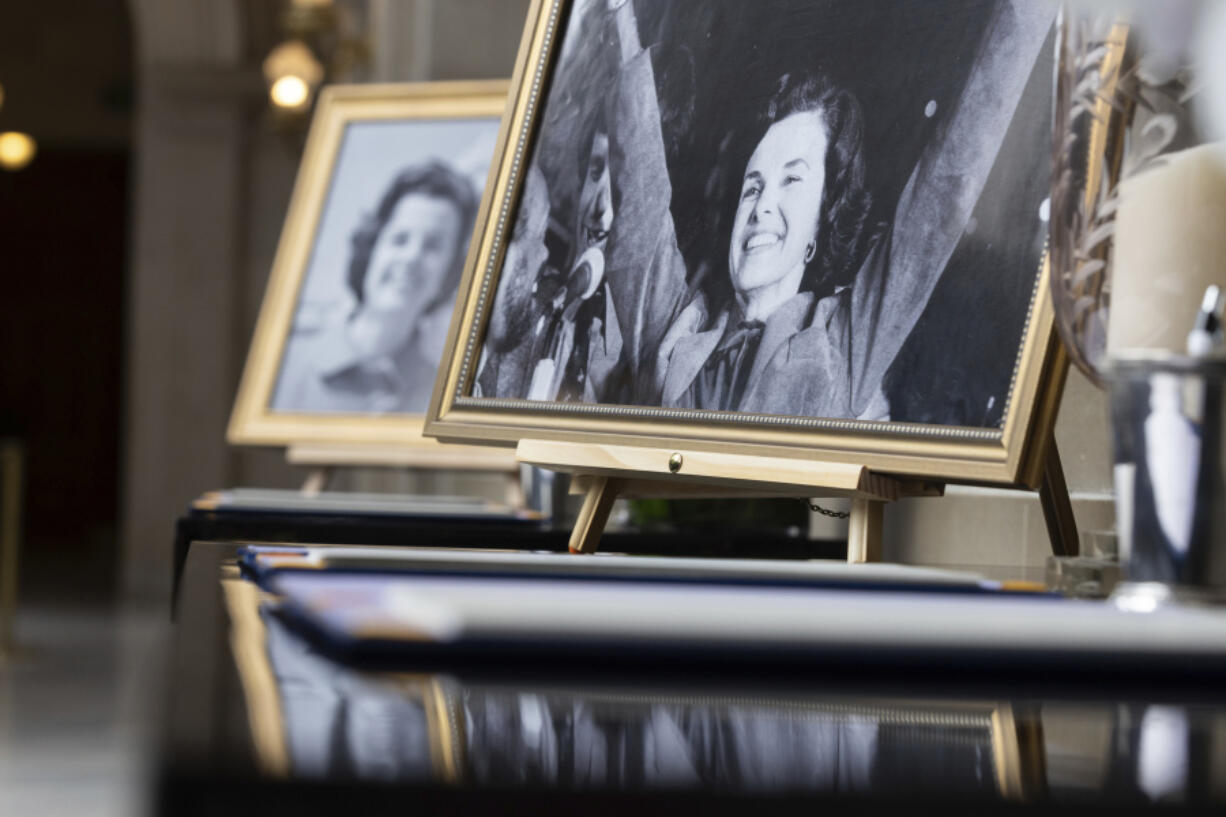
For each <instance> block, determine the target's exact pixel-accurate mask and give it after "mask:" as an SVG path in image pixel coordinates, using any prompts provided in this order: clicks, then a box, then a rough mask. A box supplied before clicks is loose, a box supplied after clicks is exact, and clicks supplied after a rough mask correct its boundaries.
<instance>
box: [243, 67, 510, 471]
mask: <svg viewBox="0 0 1226 817" xmlns="http://www.w3.org/2000/svg"><path fill="white" fill-rule="evenodd" d="M508 88H509V83H508V82H507V80H484V81H468V82H422V83H394V84H370V85H331V86H326V87H324V88H323V90H322V91H321V92H320V97H319V103H318V107H317V109H316V111H315V115H314V117H313V119H312V122H311V128H310V133H309V135H308V137H307V141H306V147H305V149H304V152H303V157H302V163H301V165H300V167H299V171H298V177H297V181H296V182H295V185H294V191H293V195H292V197H291V199H290V204H289V209H288V213H287V216H286V219H285V225H284V227H283V229H282V232H281V240H280V243H279V244H278V246H277V252H276V256H275V258H274V261H273V266H272V272H271V275H270V277H269V281H268V287H267V289H266V291H265V294H264V300H263V304H262V306H261V308H260V313H259V317H258V319H257V322H256V328H255V334H254V336H253V339H252V342H251V347H250V351H249V353H248V355H247V362H246V366H245V368H244V370H243V377H242V381H241V384H240V386H239V390H238V396H237V398H236V400H235V403H234V410H233V412H232V414H231V417H230V424H229V428H228V430H227V434H226V437H227V440H228V441H229V442H230V443H231V444H235V445H291V446H292V445H316V446H318V445H324V446H328V445H335V446H341V447H345V446H350V447H353V446H356V447H358V448H359V449H361V448H363V447H366V448H369V447H372V446H395V447H397V448H398V449H404V448H408V449H418V448H420V449H429V450H430V451H432V452H433V453H432V454H428V452H427V451H422V452H420V453H421V454H422V455H428V456H430V457H432V458H434V459H438V463H436V464H437V465H438V466H439V467H447V464H448V463H449V462H451V460H452V459H453V458H459V459H462V458H464V457H465V456H468V455H474V456H476V455H477V452H476V451H469V450H467V449H465V448H461V447H456V448H448V450H447V452H446V453H447V455H448V456H446V457H441V458H440V456H439V455H440V454H441V453H442V452H441V450H440V446H439V444H438V443H437V442H436V441H435V440H432V439H429V438H425V437H423V436H422V428H423V425H424V418H423V416H422V415H421V414H401V413H395V414H393V413H388V414H369V415H368V414H358V413H353V414H349V413H323V412H319V413H315V412H311V413H307V412H301V413H299V412H280V411H271V410H270V405H271V401H272V396H273V392H274V389H275V388H276V381H277V376H278V373H279V370H280V366H281V364H282V359H283V356H284V353H285V349H286V343H287V340H288V338H289V333H290V331H291V328H292V325H293V319H294V312H295V309H296V306H297V302H298V295H299V292H300V290H301V287H302V285H303V282H304V279H305V277H306V271H307V268H308V264H309V261H310V255H311V252H312V249H313V246H314V243H315V239H316V233H317V230H318V229H319V224H320V220H321V218H322V215H323V210H324V205H325V201H326V199H327V196H328V191H329V188H330V186H331V183H332V173H333V168H334V166H335V164H336V161H337V158H338V154H339V152H340V148H341V142H342V139H343V137H344V133H345V128H346V127H347V126H348V125H349V124H350V123H354V122H379V121H387V122H403V121H414V120H421V121H429V120H439V119H478V118H480V119H487V118H488V119H495V120H497V119H499V118H500V117H502V115H503V113H504V112H505V109H506V104H507V92H508ZM497 159H498V155H497V154H495V156H494V157H493V159H492V160H491V161H492V163H496V161H497ZM494 170H496V168H495V167H493V165H492V166H491V171H494ZM470 249H471V247H470ZM486 453H489V452H486ZM487 459H488V458H487ZM500 459H506V458H505V457H503V458H500Z"/></svg>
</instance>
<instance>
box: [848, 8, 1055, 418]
mask: <svg viewBox="0 0 1226 817" xmlns="http://www.w3.org/2000/svg"><path fill="white" fill-rule="evenodd" d="M1055 12H1056V4H1055V3H1053V2H1050V0H1006V2H1002V3H1001V4H1000V5H999V6H998V7H997V8H996V10H995V12H994V14H993V17H992V20H991V22H990V23H989V25H988V28H987V31H986V34H985V36H984V38H983V42H982V43H981V45H980V48H979V52H978V54H977V56H976V58H975V61H974V64H973V65H972V67H971V72H970V78H969V79H968V81H967V83H966V86H965V88H964V89H963V91H962V95H961V96H960V97H959V98H958V100H957V101H956V102H955V103H954V107H953V110H951V111H950V112H949V113H948V114H946V115H945V116H944V118H943V120H942V122H941V123H940V124H939V125H938V126H937V129H936V133H935V135H934V136H933V138H932V140H931V141H930V142H929V143H928V145H927V147H926V148H925V149H924V153H923V155H922V156H921V157H920V160H919V162H918V163H917V164H916V166H915V169H914V171H913V172H912V173H911V177H910V179H909V180H908V182H907V185H906V187H905V188H904V189H903V192H902V196H901V197H900V198H899V201H898V207H897V208H896V209H895V212H894V221H893V224H892V225H891V229H890V231H889V233H888V236H887V238H886V240H885V241H884V242H883V244H882V245H879V246H877V247H875V248H873V251H872V253H871V254H870V256H869V258H868V260H867V261H866V262H865V264H864V266H863V267H862V268H861V269H860V272H859V275H858V277H857V279H856V282H855V286H854V288H853V293H852V324H851V325H852V336H851V360H850V363H851V371H852V408H853V410H854V411H857V412H858V411H862V410H863V408H864V406H866V405H867V404H868V402H869V400H871V399H872V397H873V395H874V394H876V393H877V391H878V389H879V388H880V386H881V383H882V380H883V379H884V377H885V374H886V371H887V370H888V369H889V367H890V365H891V364H892V363H893V362H894V358H895V356H897V354H898V352H899V350H900V349H901V348H902V345H903V343H904V342H905V341H906V339H907V336H908V335H909V334H910V333H911V330H912V329H913V328H914V326H915V324H916V322H917V321H918V320H919V318H920V315H921V314H922V313H923V311H924V308H925V307H926V306H927V304H928V299H929V297H930V296H931V295H932V290H933V288H934V287H935V286H936V283H937V280H938V279H939V278H940V277H941V273H942V272H943V271H944V270H945V266H946V264H947V263H948V262H949V259H950V256H951V255H953V252H954V249H955V248H956V247H957V245H958V242H959V240H960V239H961V237H962V234H963V233H964V231H965V230H966V225H967V222H968V221H969V219H970V216H971V213H972V211H973V210H974V208H975V204H976V203H977V202H978V200H979V196H980V194H981V193H982V192H983V188H984V185H985V183H986V182H987V178H988V174H989V173H990V172H991V170H992V166H993V164H994V163H995V162H996V157H997V154H998V153H999V151H1000V146H1001V143H1002V142H1003V141H1004V138H1005V132H1006V131H1007V130H1008V128H1009V124H1010V122H1011V121H1012V119H1013V113H1014V109H1015V106H1016V104H1017V100H1018V99H1020V98H1021V96H1022V91H1023V89H1024V88H1025V86H1026V83H1027V81H1028V80H1029V78H1030V74H1031V71H1032V70H1033V68H1034V64H1035V60H1036V59H1037V57H1038V55H1039V51H1040V49H1041V48H1042V46H1043V42H1044V40H1045V39H1046V38H1047V35H1048V32H1049V31H1050V30H1051V25H1052V21H1053V20H1054V18H1055Z"/></svg>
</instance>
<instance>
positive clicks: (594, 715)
mask: <svg viewBox="0 0 1226 817" xmlns="http://www.w3.org/2000/svg"><path fill="white" fill-rule="evenodd" d="M223 584H224V585H225V586H226V591H227V592H226V594H225V595H226V598H227V603H228V605H229V612H230V621H231V626H232V628H233V630H232V633H231V636H232V643H233V645H234V653H235V656H236V665H237V667H238V669H239V674H240V676H241V680H242V681H243V688H244V691H245V694H246V698H247V712H248V716H249V721H250V725H251V736H252V745H253V746H254V747H255V749H256V752H257V756H258V757H259V758H260V759H261V763H260V766H261V768H262V770H263V771H264V773H265V774H271V775H274V776H281V775H290V776H293V777H298V778H306V779H328V780H361V781H379V782H389V783H409V784H413V783H446V784H454V785H463V786H469V787H478V788H490V789H500V788H506V787H512V788H524V789H549V790H572V791H600V790H605V791H612V790H617V791H636V790H637V791H642V790H662V789H672V790H699V789H701V790H717V791H727V792H731V793H745V794H774V793H779V794H784V793H793V794H795V793H809V794H834V793H850V794H860V793H866V794H873V795H887V796H900V795H901V796H907V795H909V794H925V793H929V794H932V795H935V796H938V797H944V798H948V797H969V798H987V799H1009V800H1019V799H1021V800H1038V799H1043V800H1048V801H1059V802H1081V801H1090V800H1104V799H1105V800H1113V801H1119V802H1126V803H1198V802H1221V801H1226V707H1222V706H1219V705H1217V704H1213V705H1209V704H1196V705H1189V704H1179V703H1171V702H1151V701H1144V700H1141V701H1138V700H1126V701H1087V700H1084V699H1082V700H1055V699H1051V700H1034V699H1028V700H1025V701H974V700H954V699H940V698H933V697H925V698H922V699H920V698H917V699H914V700H901V699H899V698H889V697H884V696H874V695H856V696H839V695H832V694H829V693H827V692H818V691H814V692H812V693H801V694H796V693H788V694H780V693H779V691H778V687H766V686H763V687H761V688H759V689H753V688H739V689H736V690H732V691H728V690H726V689H721V688H719V687H716V686H715V685H713V684H710V683H705V682H704V681H703V679H701V678H696V679H694V680H693V683H689V684H685V685H677V684H676V683H673V684H672V685H670V686H667V687H664V686H660V685H658V684H657V685H655V686H654V687H653V686H652V685H651V684H650V683H649V682H644V681H642V680H641V679H640V680H638V681H633V682H631V681H624V682H622V683H614V682H608V683H601V684H592V683H584V684H570V685H566V684H563V683H562V682H560V681H559V682H551V683H549V684H542V683H539V682H538V683H515V682H513V681H499V682H496V683H495V682H484V681H473V680H466V679H464V678H459V677H453V676H448V675H439V674H435V675H412V674H405V673H388V672H369V671H362V670H358V669H355V668H352V667H347V666H345V665H343V664H340V663H337V662H335V661H333V660H331V659H329V658H326V657H324V656H323V655H321V654H319V653H317V652H316V651H315V650H314V648H313V647H312V646H311V643H310V642H309V641H308V640H306V639H303V638H302V637H300V636H299V635H298V634H296V633H295V632H293V631H291V630H290V629H289V628H288V627H287V626H286V625H285V624H284V623H283V621H282V620H281V619H280V618H279V617H278V615H277V612H276V606H275V603H274V602H269V601H267V600H266V601H265V603H263V604H260V603H259V600H258V599H259V597H258V592H257V591H256V590H255V589H254V586H253V585H250V584H248V583H246V582H242V581H239V580H234V581H233V582H223ZM900 684H902V685H904V686H903V688H905V679H900ZM715 689H719V691H718V692H713V691H711V690H715Z"/></svg>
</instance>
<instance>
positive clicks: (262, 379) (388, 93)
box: [228, 80, 508, 446]
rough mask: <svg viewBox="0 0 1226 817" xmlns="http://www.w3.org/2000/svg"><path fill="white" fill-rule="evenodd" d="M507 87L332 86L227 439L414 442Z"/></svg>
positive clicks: (323, 99) (315, 125) (310, 143)
mask: <svg viewBox="0 0 1226 817" xmlns="http://www.w3.org/2000/svg"><path fill="white" fill-rule="evenodd" d="M507 88H508V84H507V82H506V81H505V80H500V81H489V82H463V83H456V82H448V83H443V82H440V83H419V84H398V85H350V86H345V85H338V86H330V87H326V88H325V89H324V90H323V92H322V93H321V95H320V99H319V106H318V109H317V111H316V114H315V118H314V120H313V122H312V126H311V132H310V135H309V137H308V140H307V145H306V149H305V152H304V155H303V160H302V166H301V169H300V171H299V176H298V181H297V184H296V186H295V189H294V194H293V198H292V200H291V203H290V207H289V213H288V216H287V218H286V222H285V227H284V230H283V232H282V236H281V243H280V245H279V246H278V250H277V255H276V259H275V262H274V265H273V270H272V274H271V277H270V280H269V285H268V289H267V292H266V295H265V299H264V303H263V307H262V309H261V312H260V316H259V320H258V323H257V326H256V331H255V337H254V340H253V341H252V345H251V351H250V354H249V355H248V358H247V366H246V369H245V371H244V374H243V381H242V385H241V387H240V389H239V395H238V399H237V400H236V403H235V408H234V413H233V415H232V417H231V422H230V428H229V434H228V437H229V439H230V441H231V442H233V443H252V444H266V445H276V444H288V445H292V444H310V443H317V444H318V443H323V444H350V443H357V444H371V443H378V444H396V445H398V446H406V445H407V446H412V445H413V444H414V442H415V441H420V442H421V443H422V444H423V445H429V446H436V445H437V444H436V443H435V442H434V441H433V440H426V439H424V438H422V436H421V430H422V421H423V414H424V412H425V410H426V405H427V403H428V401H429V397H430V393H431V390H432V389H433V386H434V379H435V374H436V372H437V369H438V362H439V359H440V357H441V356H442V353H443V346H444V341H445V339H446V335H447V328H448V325H449V323H450V320H451V313H452V309H453V307H454V304H455V300H456V293H457V290H458V289H459V286H460V278H461V273H462V271H463V267H464V261H465V257H466V254H467V251H468V243H469V238H470V236H471V234H472V228H473V224H474V222H475V220H476V216H477V209H478V205H479V204H480V200H481V191H482V190H483V188H484V185H485V180H486V177H487V174H488V173H489V168H490V163H491V159H492V158H493V156H494V148H495V145H496V143H497V140H498V132H499V124H500V121H501V117H502V113H503V111H504V109H505V107H506V102H507Z"/></svg>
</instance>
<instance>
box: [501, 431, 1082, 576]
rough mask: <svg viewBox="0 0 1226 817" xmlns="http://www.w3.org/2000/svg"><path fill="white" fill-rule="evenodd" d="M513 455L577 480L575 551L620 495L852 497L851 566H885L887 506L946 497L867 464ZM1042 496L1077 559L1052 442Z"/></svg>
mask: <svg viewBox="0 0 1226 817" xmlns="http://www.w3.org/2000/svg"><path fill="white" fill-rule="evenodd" d="M516 457H517V458H518V460H519V461H520V462H521V463H525V464H530V465H536V466H538V467H541V468H546V469H549V470H552V471H561V472H563V473H569V474H572V475H573V480H574V481H573V482H572V489H573V490H574V491H576V492H579V493H582V494H583V495H584V498H583V506H582V508H581V509H580V511H579V518H578V520H577V521H576V522H575V527H574V530H573V531H572V533H571V537H570V550H571V552H572V553H594V552H595V551H596V549H597V547H598V546H599V544H600V536H601V534H602V533H603V532H604V526H605V523H606V522H607V521H608V518H609V511H610V510H611V509H612V507H613V503H614V501H615V500H616V499H617V498H618V497H624V498H634V497H656V498H670V499H717V498H722V497H740V498H746V497H807V498H819V497H820V498H830V497H844V498H850V499H851V516H850V518H849V528H848V537H847V561H848V562H850V563H862V562H875V561H880V560H881V520H882V509H883V508H884V506H885V503H887V502H893V501H894V500H897V499H901V498H903V497H914V496H932V497H936V496H942V495H943V494H944V491H945V486H944V485H943V484H942V483H939V482H930V481H924V480H916V479H907V478H899V477H892V476H887V475H883V474H878V473H875V472H873V471H870V470H869V469H868V468H866V467H865V466H863V465H851V464H846V463H829V462H813V461H808V460H792V459H780V458H773V457H753V456H744V455H738V454H720V453H712V452H708V451H687V450H685V449H661V448H645V447H636V446H623V445H591V444H588V445H576V444H573V443H559V442H550V441H543V440H522V441H520V443H519V446H518V448H517V449H516ZM1039 498H1040V501H1041V502H1042V505H1043V516H1044V519H1045V520H1046V522H1047V531H1048V535H1049V536H1050V538H1051V542H1052V551H1053V552H1054V553H1055V554H1056V555H1058V556H1066V555H1074V554H1076V552H1077V529H1076V523H1075V521H1074V518H1073V509H1072V505H1071V503H1070V501H1069V495H1068V488H1067V486H1066V485H1065V482H1064V472H1063V469H1062V468H1061V466H1060V457H1059V454H1058V453H1057V452H1056V447H1055V442H1054V441H1053V442H1052V443H1051V444H1050V445H1049V447H1048V450H1047V456H1046V457H1045V465H1044V471H1043V480H1042V485H1041V487H1040V489H1039Z"/></svg>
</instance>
